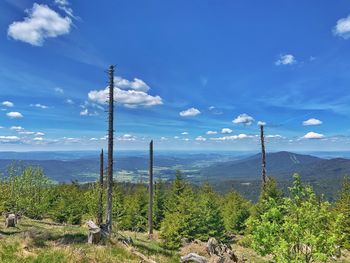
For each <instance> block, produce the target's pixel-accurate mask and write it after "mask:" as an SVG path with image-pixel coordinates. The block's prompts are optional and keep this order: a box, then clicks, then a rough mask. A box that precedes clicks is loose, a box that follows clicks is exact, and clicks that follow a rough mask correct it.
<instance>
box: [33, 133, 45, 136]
mask: <svg viewBox="0 0 350 263" xmlns="http://www.w3.org/2000/svg"><path fill="white" fill-rule="evenodd" d="M35 135H36V136H39V137H41V136H44V135H45V133H43V132H37V133H36V134H35Z"/></svg>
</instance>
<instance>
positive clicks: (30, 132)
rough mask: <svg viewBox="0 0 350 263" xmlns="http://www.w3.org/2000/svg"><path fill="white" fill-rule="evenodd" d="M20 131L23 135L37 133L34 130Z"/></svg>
mask: <svg viewBox="0 0 350 263" xmlns="http://www.w3.org/2000/svg"><path fill="white" fill-rule="evenodd" d="M18 133H19V134H23V135H33V134H35V132H32V131H20V132H18Z"/></svg>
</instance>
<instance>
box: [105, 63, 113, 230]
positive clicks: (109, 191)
mask: <svg viewBox="0 0 350 263" xmlns="http://www.w3.org/2000/svg"><path fill="white" fill-rule="evenodd" d="M108 74H109V98H108V100H109V101H108V102H109V107H108V160H107V162H108V163H107V205H106V227H107V232H108V233H109V234H110V233H111V232H112V194H113V132H114V130H113V118H114V80H113V78H114V66H110V67H109V70H108Z"/></svg>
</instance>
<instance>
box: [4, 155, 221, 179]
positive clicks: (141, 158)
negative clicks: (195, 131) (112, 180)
mask: <svg viewBox="0 0 350 263" xmlns="http://www.w3.org/2000/svg"><path fill="white" fill-rule="evenodd" d="M5 154H6V156H7V158H4V159H1V158H0V173H2V174H5V175H7V172H8V168H9V167H10V166H11V165H13V164H16V166H40V167H41V168H42V169H43V171H44V173H45V175H47V176H48V177H50V178H51V179H52V180H55V181H57V182H70V181H72V180H78V181H80V182H88V181H93V180H96V175H97V174H98V171H99V159H98V158H96V157H94V158H91V157H85V156H91V155H92V154H93V153H79V152H76V153H65V152H62V153H48V154H47V155H46V158H47V159H44V158H45V153H40V152H35V153H33V155H34V157H35V159H32V160H31V159H30V153H15V152H11V153H10V152H7V153H0V156H1V155H5ZM83 154H85V155H83ZM11 156H12V157H17V158H13V159H11V158H9V157H11ZM95 156H98V153H95ZM34 157H33V158H34ZM79 157H80V158H79ZM219 157H220V155H217V154H189V155H185V156H181V157H171V156H169V155H155V157H154V165H155V167H157V168H163V169H164V168H165V171H164V173H166V174H167V176H166V177H162V178H163V179H166V178H169V175H170V177H171V176H173V175H174V173H175V172H174V171H175V170H176V169H186V168H190V167H192V166H198V165H200V166H205V165H209V164H211V163H212V162H213V161H215V160H216V159H217V158H219ZM48 158H49V160H48ZM50 158H53V159H50ZM148 165H149V160H148V156H147V155H145V154H143V155H141V154H140V153H137V155H136V156H120V154H119V156H118V157H116V158H115V159H114V170H115V171H117V172H118V171H128V172H133V173H134V175H135V176H138V175H139V174H141V173H142V172H141V171H145V172H146V173H147V169H148ZM157 173H159V172H158V170H157V169H156V170H155V174H157Z"/></svg>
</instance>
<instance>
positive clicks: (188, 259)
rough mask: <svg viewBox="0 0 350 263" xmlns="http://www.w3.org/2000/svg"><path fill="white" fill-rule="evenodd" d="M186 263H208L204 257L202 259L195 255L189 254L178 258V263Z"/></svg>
mask: <svg viewBox="0 0 350 263" xmlns="http://www.w3.org/2000/svg"><path fill="white" fill-rule="evenodd" d="M186 262H196V263H207V262H208V261H207V259H206V258H205V257H202V256H200V255H198V254H196V253H190V254H188V255H186V256H183V257H181V258H180V263H186Z"/></svg>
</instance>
